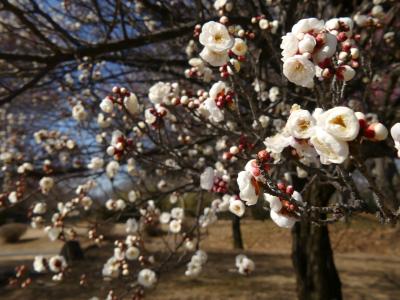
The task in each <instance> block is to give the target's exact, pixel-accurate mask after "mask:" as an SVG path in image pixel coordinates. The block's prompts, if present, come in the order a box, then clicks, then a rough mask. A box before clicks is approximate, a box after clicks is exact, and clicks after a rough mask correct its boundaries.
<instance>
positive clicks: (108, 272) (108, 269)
mask: <svg viewBox="0 0 400 300" xmlns="http://www.w3.org/2000/svg"><path fill="white" fill-rule="evenodd" d="M120 266H121V264H120V262H119V261H118V260H117V259H116V258H115V257H114V256H112V257H110V258H109V259H108V260H107V262H106V263H105V264H104V266H103V270H102V274H103V276H104V277H111V278H117V277H118V276H119V275H120V272H121V270H120V268H121V267H120Z"/></svg>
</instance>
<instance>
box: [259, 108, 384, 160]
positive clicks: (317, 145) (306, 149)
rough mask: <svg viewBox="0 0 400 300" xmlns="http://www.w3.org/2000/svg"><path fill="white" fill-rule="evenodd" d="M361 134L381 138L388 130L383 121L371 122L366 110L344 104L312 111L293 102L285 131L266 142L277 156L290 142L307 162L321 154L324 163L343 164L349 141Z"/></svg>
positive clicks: (347, 153)
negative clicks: (366, 115)
mask: <svg viewBox="0 0 400 300" xmlns="http://www.w3.org/2000/svg"><path fill="white" fill-rule="evenodd" d="M360 124H361V125H360ZM360 128H361V130H360ZM385 132H386V133H385ZM359 135H361V136H364V137H365V138H368V139H373V140H375V141H380V140H384V139H385V138H386V136H387V130H386V128H385V127H384V125H383V124H381V123H373V124H369V125H368V124H367V122H366V121H365V116H364V114H362V113H359V112H354V111H353V110H352V109H350V108H348V107H345V106H337V107H334V108H331V109H329V110H327V111H323V110H322V109H320V108H317V109H316V110H315V111H314V112H313V113H312V114H311V113H310V112H309V111H308V110H304V109H301V108H300V106H299V105H294V106H293V107H292V109H291V113H290V116H289V118H288V120H287V122H286V126H285V127H284V128H283V130H282V132H280V133H278V134H276V135H275V136H273V137H268V138H267V139H266V140H265V142H264V143H265V145H266V147H267V150H268V151H269V152H271V153H272V154H273V155H274V156H275V157H276V158H279V156H280V154H281V153H282V151H283V150H284V149H285V148H287V147H289V146H290V147H292V148H294V149H295V150H296V153H297V155H298V156H299V157H300V158H304V162H305V161H308V162H315V158H316V157H317V156H319V159H320V161H321V163H322V164H332V163H334V164H341V163H343V162H344V161H345V160H346V159H347V157H348V156H349V145H348V143H349V142H351V141H354V140H355V139H356V138H357V137H358V136H359Z"/></svg>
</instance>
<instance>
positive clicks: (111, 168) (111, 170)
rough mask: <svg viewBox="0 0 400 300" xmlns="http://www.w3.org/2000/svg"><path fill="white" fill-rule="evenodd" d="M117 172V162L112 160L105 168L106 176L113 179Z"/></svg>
mask: <svg viewBox="0 0 400 300" xmlns="http://www.w3.org/2000/svg"><path fill="white" fill-rule="evenodd" d="M118 171H119V162H117V161H115V160H112V161H110V162H109V163H108V164H107V166H106V174H107V176H108V177H109V178H114V177H115V176H116V175H117V174H118Z"/></svg>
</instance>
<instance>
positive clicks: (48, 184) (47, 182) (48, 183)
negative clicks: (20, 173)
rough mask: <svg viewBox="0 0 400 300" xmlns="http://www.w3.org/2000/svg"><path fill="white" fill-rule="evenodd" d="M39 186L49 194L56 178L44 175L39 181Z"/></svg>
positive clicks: (43, 191)
mask: <svg viewBox="0 0 400 300" xmlns="http://www.w3.org/2000/svg"><path fill="white" fill-rule="evenodd" d="M39 186H40V190H41V191H42V193H43V194H48V193H49V192H50V190H51V189H52V188H53V186H54V179H53V178H51V177H42V179H40V181H39Z"/></svg>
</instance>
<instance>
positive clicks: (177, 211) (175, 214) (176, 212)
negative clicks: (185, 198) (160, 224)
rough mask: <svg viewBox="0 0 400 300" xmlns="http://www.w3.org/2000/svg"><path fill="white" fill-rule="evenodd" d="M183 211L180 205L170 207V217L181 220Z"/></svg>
mask: <svg viewBox="0 0 400 300" xmlns="http://www.w3.org/2000/svg"><path fill="white" fill-rule="evenodd" d="M184 213H185V211H184V210H183V208H182V207H174V208H173V209H171V217H172V218H174V219H177V220H183V217H184Z"/></svg>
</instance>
